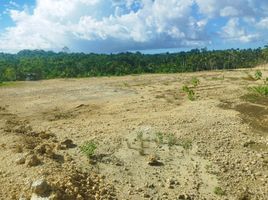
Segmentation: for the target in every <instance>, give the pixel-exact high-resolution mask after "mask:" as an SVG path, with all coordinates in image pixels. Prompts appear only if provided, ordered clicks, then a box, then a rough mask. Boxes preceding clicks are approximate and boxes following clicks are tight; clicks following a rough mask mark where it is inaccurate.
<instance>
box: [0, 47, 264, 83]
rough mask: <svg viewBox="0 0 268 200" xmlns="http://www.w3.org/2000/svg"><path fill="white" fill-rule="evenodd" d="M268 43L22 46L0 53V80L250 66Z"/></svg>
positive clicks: (260, 60) (258, 60)
mask: <svg viewBox="0 0 268 200" xmlns="http://www.w3.org/2000/svg"><path fill="white" fill-rule="evenodd" d="M267 61H268V47H267V46H265V47H264V48H256V49H228V50H207V49H206V48H204V49H193V50H191V51H187V52H179V53H163V54H154V55H149V54H142V53H140V52H136V53H130V52H126V53H119V54H94V53H90V54H85V53H64V52H59V53H55V52H52V51H43V50H23V51H20V52H18V53H17V54H8V53H0V81H16V80H25V79H27V78H28V77H29V76H33V77H34V79H51V78H68V77H91V76H120V75H127V74H142V73H176V72H194V71H201V70H216V69H236V68H250V67H254V66H256V65H259V64H263V63H267Z"/></svg>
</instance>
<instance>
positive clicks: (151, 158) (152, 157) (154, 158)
mask: <svg viewBox="0 0 268 200" xmlns="http://www.w3.org/2000/svg"><path fill="white" fill-rule="evenodd" d="M158 159H159V158H158V157H157V156H156V155H150V156H149V157H148V160H149V161H148V165H151V166H162V165H163V163H161V162H160V161H158Z"/></svg>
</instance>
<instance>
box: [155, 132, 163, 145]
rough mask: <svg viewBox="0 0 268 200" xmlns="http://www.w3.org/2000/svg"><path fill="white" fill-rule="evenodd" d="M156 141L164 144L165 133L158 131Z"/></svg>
mask: <svg viewBox="0 0 268 200" xmlns="http://www.w3.org/2000/svg"><path fill="white" fill-rule="evenodd" d="M155 141H156V142H157V143H158V144H163V143H164V135H163V133H161V132H157V133H156V139H155Z"/></svg>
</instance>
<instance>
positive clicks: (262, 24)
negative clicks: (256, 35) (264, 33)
mask: <svg viewBox="0 0 268 200" xmlns="http://www.w3.org/2000/svg"><path fill="white" fill-rule="evenodd" d="M257 26H258V27H259V28H262V29H268V17H265V18H262V19H261V20H260V21H259V22H258V23H257Z"/></svg>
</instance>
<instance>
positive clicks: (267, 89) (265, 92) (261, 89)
mask: <svg viewBox="0 0 268 200" xmlns="http://www.w3.org/2000/svg"><path fill="white" fill-rule="evenodd" d="M251 90H252V91H253V92H254V93H256V94H258V95H261V96H265V97H268V85H260V86H254V87H251Z"/></svg>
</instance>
